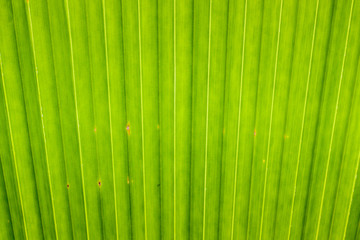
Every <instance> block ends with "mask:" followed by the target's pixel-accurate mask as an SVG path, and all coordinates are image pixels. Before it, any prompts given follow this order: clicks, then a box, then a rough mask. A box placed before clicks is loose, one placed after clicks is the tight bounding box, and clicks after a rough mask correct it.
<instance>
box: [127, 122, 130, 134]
mask: <svg viewBox="0 0 360 240" xmlns="http://www.w3.org/2000/svg"><path fill="white" fill-rule="evenodd" d="M126 132H127V134H128V136H130V122H128V124H126Z"/></svg>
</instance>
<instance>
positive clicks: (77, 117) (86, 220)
mask: <svg viewBox="0 0 360 240" xmlns="http://www.w3.org/2000/svg"><path fill="white" fill-rule="evenodd" d="M65 8H66V19H67V28H68V33H69V42H70V55H71V75H72V83H73V89H74V99H75V112H76V127H77V136H78V142H79V155H80V170H81V183H82V190H83V192H82V193H83V198H84V209H85V223H86V238H87V239H89V223H88V216H87V207H86V194H85V183H84V168H83V159H82V150H81V138H80V123H79V111H78V104H77V96H76V84H75V67H74V50H73V45H72V36H71V27H70V24H71V23H70V13H69V0H65Z"/></svg>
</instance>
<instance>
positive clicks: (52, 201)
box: [26, 2, 59, 239]
mask: <svg viewBox="0 0 360 240" xmlns="http://www.w3.org/2000/svg"><path fill="white" fill-rule="evenodd" d="M26 5H27V9H26V10H27V18H28V25H29V31H30V42H31V50H32V55H33V60H34V66H35V79H36V87H37V97H38V102H39V108H40V114H41V116H40V118H41V127H42V128H41V132H42V137H43V141H44V150H45V159H46V170H47V177H48V181H49V189H50V198H51V207H52V211H53V220H54V228H55V236H56V239H58V238H59V237H58V230H57V224H56V213H55V206H54V195H53V191H52V184H51V174H50V168H49V156H48V152H47V144H46V134H45V124H44V114H43V108H42V103H41V93H40V84H39V75H38V70H37V62H36V51H35V43H34V31H33V26H32V19H31V11H30V4H29V2H26Z"/></svg>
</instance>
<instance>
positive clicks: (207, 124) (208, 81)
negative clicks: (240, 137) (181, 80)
mask: <svg viewBox="0 0 360 240" xmlns="http://www.w3.org/2000/svg"><path fill="white" fill-rule="evenodd" d="M211 8H212V0H210V9H209V43H208V69H207V90H206V130H205V131H206V137H205V174H204V210H203V211H204V212H203V240H204V239H205V215H206V178H207V148H208V132H209V131H208V130H209V95H210V94H209V89H210V52H211V10H212V9H211Z"/></svg>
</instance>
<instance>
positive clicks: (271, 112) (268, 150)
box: [259, 0, 283, 239]
mask: <svg viewBox="0 0 360 240" xmlns="http://www.w3.org/2000/svg"><path fill="white" fill-rule="evenodd" d="M282 10H283V0H281V3H280V16H279V26H278V35H277V43H276V56H275V67H274V68H275V70H274V80H273V90H272V97H271V110H270V126H269V133H268V135H269V137H268V141H267V151H266V160H265V161H266V166H265V182H264V190H263V200H262V207H261V220H260V236H259V239H261V236H262V225H263V220H264V207H265V199H266V181H267V173H268V165H269V152H270V140H271V139H270V138H271V127H272V117H273V110H274V98H275V86H276V73H277V65H278V56H279V45H280V44H279V43H280V31H281V17H282Z"/></svg>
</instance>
